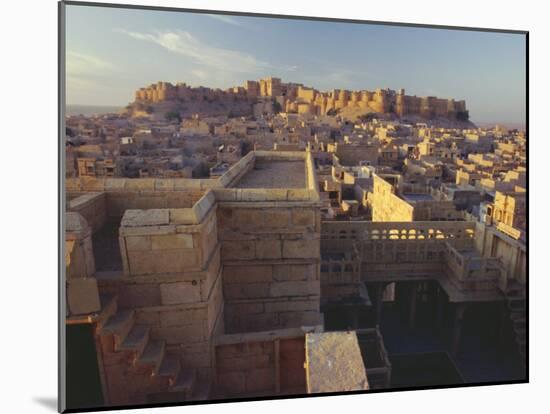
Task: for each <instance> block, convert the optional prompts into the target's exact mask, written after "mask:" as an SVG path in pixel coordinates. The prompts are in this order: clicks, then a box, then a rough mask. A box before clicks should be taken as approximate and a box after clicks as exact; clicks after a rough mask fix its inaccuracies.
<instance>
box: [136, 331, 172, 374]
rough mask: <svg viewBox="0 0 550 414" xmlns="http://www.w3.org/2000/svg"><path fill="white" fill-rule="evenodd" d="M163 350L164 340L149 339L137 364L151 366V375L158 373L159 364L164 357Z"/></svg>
mask: <svg viewBox="0 0 550 414" xmlns="http://www.w3.org/2000/svg"><path fill="white" fill-rule="evenodd" d="M165 350H166V342H164V341H159V340H153V339H149V342H148V344H147V346H146V347H145V349H144V350H143V353H142V354H141V356H140V357H139V359H138V361H137V364H138V365H142V366H151V367H152V370H153V371H152V373H153V375H158V372H159V370H160V366H161V364H162V361H163V359H164V352H165Z"/></svg>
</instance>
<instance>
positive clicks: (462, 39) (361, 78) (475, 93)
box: [66, 5, 526, 124]
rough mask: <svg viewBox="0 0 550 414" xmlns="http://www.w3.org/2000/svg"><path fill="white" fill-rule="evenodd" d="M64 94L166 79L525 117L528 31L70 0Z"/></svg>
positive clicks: (70, 99) (120, 90) (480, 116)
mask: <svg viewBox="0 0 550 414" xmlns="http://www.w3.org/2000/svg"><path fill="white" fill-rule="evenodd" d="M66 22H67V23H66V24H67V26H66V40H67V43H66V53H67V103H68V104H84V105H121V106H122V105H126V104H127V103H128V102H130V101H132V100H133V96H134V91H135V90H136V89H138V88H139V87H142V86H147V85H149V84H151V83H154V82H156V81H158V80H163V81H170V82H178V81H182V82H186V83H188V84H191V85H194V86H198V85H203V86H209V87H220V88H226V87H229V86H236V85H242V84H243V82H244V81H245V80H246V79H259V78H262V77H266V76H277V77H280V78H282V80H283V81H287V82H288V81H291V82H300V83H304V84H306V85H309V86H313V87H315V88H317V89H320V90H330V89H338V88H346V89H369V90H373V89H376V88H378V87H381V88H386V87H389V88H392V89H399V88H405V90H406V93H407V94H411V95H418V96H426V95H435V96H439V97H443V98H447V97H452V98H455V99H465V100H466V104H467V107H468V109H469V110H470V118H471V119H472V120H473V121H474V122H506V123H520V124H522V123H524V122H525V86H526V84H525V79H526V78H525V76H526V73H525V36H524V35H521V34H507V33H489V32H473V31H460V30H445V29H426V28H411V27H399V26H384V25H370V24H349V23H335V22H319V21H309V20H293V19H286V20H283V19H269V18H261V17H237V16H220V15H204V14H194V13H182V12H166V11H149V10H131V9H115V8H101V7H90V6H76V5H73V6H71V5H69V6H67V12H66Z"/></svg>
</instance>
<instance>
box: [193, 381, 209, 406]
mask: <svg viewBox="0 0 550 414" xmlns="http://www.w3.org/2000/svg"><path fill="white" fill-rule="evenodd" d="M209 398H210V381H207V380H198V381H197V382H196V384H195V389H194V390H193V395H192V396H191V398H190V400H191V401H206V400H208V399H209Z"/></svg>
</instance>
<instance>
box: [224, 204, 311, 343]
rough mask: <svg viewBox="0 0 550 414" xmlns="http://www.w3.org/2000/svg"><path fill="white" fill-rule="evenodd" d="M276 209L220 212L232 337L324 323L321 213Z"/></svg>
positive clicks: (242, 208) (308, 209)
mask: <svg viewBox="0 0 550 414" xmlns="http://www.w3.org/2000/svg"><path fill="white" fill-rule="evenodd" d="M276 204H277V203H269V204H268V205H271V207H267V206H266V207H264V208H254V207H252V206H253V204H248V207H247V206H246V203H242V205H236V204H235V203H230V204H225V205H224V203H220V204H219V206H218V234H219V239H220V242H221V260H222V264H223V285H224V298H225V327H226V330H227V332H229V333H231V332H250V331H262V330H268V329H280V328H290V327H299V326H303V325H310V326H311V325H317V324H318V323H319V322H320V319H321V315H320V313H319V297H320V280H319V258H320V213H319V211H318V209H316V208H314V207H304V206H299V205H298V206H292V205H290V204H288V203H287V204H285V206H284V207H275V205H276Z"/></svg>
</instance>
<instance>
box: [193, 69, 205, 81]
mask: <svg viewBox="0 0 550 414" xmlns="http://www.w3.org/2000/svg"><path fill="white" fill-rule="evenodd" d="M191 74H192V75H193V76H195V77H197V78H199V79H201V80H202V79H206V78H208V73H207V72H205V71H204V70H200V69H193V70H192V71H191Z"/></svg>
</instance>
